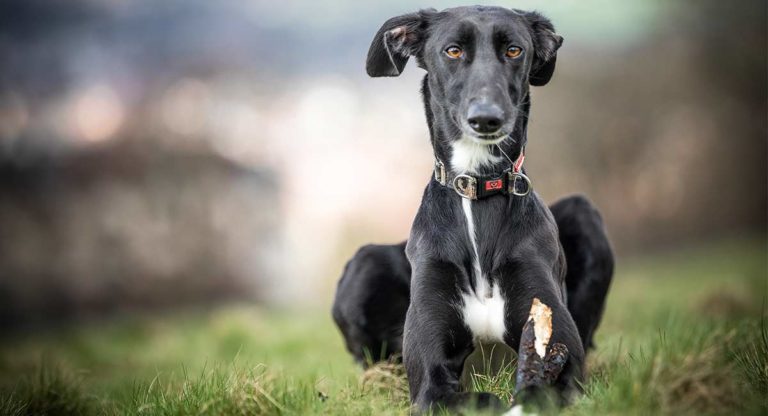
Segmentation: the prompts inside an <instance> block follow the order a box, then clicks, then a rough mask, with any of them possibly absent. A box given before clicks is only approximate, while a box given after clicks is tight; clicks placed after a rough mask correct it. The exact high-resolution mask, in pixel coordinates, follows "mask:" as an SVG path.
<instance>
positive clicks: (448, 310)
mask: <svg viewBox="0 0 768 416" xmlns="http://www.w3.org/2000/svg"><path fill="white" fill-rule="evenodd" d="M561 43H562V38H561V37H559V36H557V35H556V34H555V33H554V28H553V27H552V24H551V23H550V22H549V21H548V20H547V19H546V18H544V17H543V16H541V15H539V14H537V13H530V12H521V11H516V10H514V11H513V10H508V9H503V8H498V7H479V6H476V7H466V8H456V9H448V10H445V11H443V12H437V11H434V10H426V11H421V12H419V13H414V14H409V15H405V16H400V17H396V18H393V19H390V20H389V21H387V22H386V23H385V24H384V26H382V28H381V29H380V30H379V32H378V33H377V35H376V37H375V38H374V41H373V42H372V44H371V50H370V51H369V54H368V62H367V71H368V73H369V74H370V75H371V76H393V75H398V74H399V73H400V72H401V71H402V69H403V67H404V66H405V63H406V62H407V60H408V57H410V56H413V57H415V58H416V59H417V62H418V64H419V66H421V67H422V68H424V69H426V70H427V76H426V77H425V79H424V83H423V85H422V94H423V97H424V104H425V111H426V116H427V121H428V124H429V129H430V134H431V140H432V145H433V148H434V151H435V155H436V156H437V157H438V158H440V159H441V160H442V161H444V162H446V165H447V168H448V169H449V170H450V171H452V172H453V173H454V174H458V173H462V172H461V171H459V169H457V168H455V167H454V166H453V165H452V163H451V156H452V152H453V145H454V144H455V143H457V141H458V140H466V139H462V137H466V136H472V137H474V139H473V140H480V141H482V140H492V139H495V138H498V137H507V136H509V138H510V139H504V140H503V141H502V142H500V143H498V146H499V148H493V150H492V151H493V152H494V154H495V155H500V152H499V149H503V150H504V152H505V153H506V154H508V155H517V154H519V153H520V152H521V150H522V149H523V148H524V147H525V144H526V142H527V120H528V112H529V109H530V98H529V93H528V88H529V85H544V84H546V83H547V82H548V81H549V80H550V78H551V76H552V74H553V72H554V65H555V59H556V51H557V48H558V47H559V46H560V44H561ZM452 44H458V45H460V46H461V47H462V48H463V50H464V53H465V54H464V55H463V56H462V58H461V59H453V58H446V56H445V53H444V51H445V48H446V47H447V46H449V45H452ZM509 44H513V45H514V46H518V47H521V48H522V49H523V50H524V51H525V52H524V54H523V55H522V56H520V57H519V58H516V59H508V58H506V57H505V55H504V52H505V51H506V48H507V47H508V45H509ZM478 103H480V104H478ZM478 105H482V106H484V107H482V108H483V109H484V108H486V107H493V108H495V109H496V110H500V111H501V113H502V114H503V119H501V120H500V121H501V124H500V126H501V127H500V129H499V131H500V135H495V136H493V137H490V136H483V135H477V134H475V133H476V132H473V131H472V129H470V128H469V127H468V123H467V122H466V121H467V120H466V119H467V114H468V113H470V112H472V111H476V110H477V108H478V107H477V106H478ZM473 106H474V107H473ZM482 143H486V141H482ZM489 148H490V147H489ZM499 160H503V158H500V159H499ZM508 167H509V162H508V161H502V162H496V163H493V164H490V165H488V166H480V167H477V169H476V170H475V172H474V173H476V174H480V175H483V174H492V173H498V172H501V171H503V170H504V169H506V168H508ZM471 207H472V215H473V217H472V218H473V221H474V224H475V233H476V235H477V253H478V261H479V265H480V269H481V270H482V271H483V275H484V276H485V279H486V280H487V281H488V283H489V284H490V285H492V286H496V285H498V287H499V289H500V291H501V294H502V295H503V298H504V299H505V301H506V303H505V312H504V321H505V329H506V332H505V334H504V339H503V341H504V342H505V343H507V344H508V345H509V346H511V347H512V348H514V349H517V347H518V344H519V336H520V332H521V329H522V326H523V324H524V322H525V320H526V319H527V316H528V310H529V308H530V305H531V301H532V299H533V298H534V297H538V298H539V299H540V300H541V301H542V302H544V303H545V304H547V305H549V306H550V307H551V308H552V310H553V335H552V339H551V341H550V342H551V343H556V342H559V343H563V344H565V345H566V346H567V348H568V350H569V351H570V359H569V360H568V363H567V364H566V367H565V369H564V370H563V372H562V373H561V375H560V377H559V378H558V380H557V381H556V383H555V388H556V390H557V391H558V392H559V393H560V396H561V397H562V398H563V399H565V398H566V397H567V396H568V395H569V393H570V392H572V391H575V390H576V389H577V382H578V381H579V380H580V379H581V377H582V370H583V363H584V351H585V349H586V348H585V346H587V345H590V343H591V339H592V333H593V332H594V329H595V328H596V327H597V325H598V323H599V320H600V316H601V314H602V309H603V304H604V298H605V295H606V293H607V290H608V286H609V284H610V280H611V277H612V271H613V257H612V254H611V251H610V246H609V244H608V241H607V238H606V236H605V232H604V230H603V226H602V221H601V219H600V216H599V214H598V213H597V211H596V210H595V209H594V208H593V207H592V206H591V204H590V203H589V202H588V201H587V200H586V199H585V198H583V197H579V196H577V197H571V198H567V199H564V200H562V201H560V202H558V203H556V204H555V205H553V206H552V210H550V209H549V208H548V207H547V206H546V205H545V204H544V203H543V202H542V201H541V199H540V198H539V197H538V195H536V194H535V193H531V194H530V195H528V196H526V197H516V196H507V195H495V196H491V197H489V198H487V199H483V200H478V201H472V203H471ZM553 214H554V215H553ZM559 228H560V230H559V232H558V229H559ZM405 253H406V256H407V259H408V261H409V264H410V268H411V269H412V270H411V271H410V291H407V290H403V288H404V287H407V286H406V285H405V284H406V282H408V281H409V279H408V275H409V273H408V268H407V267H405V262H403V261H402V256H403V250H402V245H399V246H368V247H366V248H364V249H362V250H361V251H360V252H358V254H357V255H356V256H355V258H353V259H352V260H351V261H350V263H349V264H348V265H347V269H346V270H345V273H344V276H343V278H342V281H341V282H339V287H338V290H337V294H336V300H335V304H334V318H335V319H336V321H337V323H338V324H339V327H340V328H341V330H342V333H343V334H344V336H345V340H346V341H347V346H348V348H349V349H350V351H351V352H352V353H353V354H354V355H355V357H356V358H357V359H358V360H361V359H362V357H363V351H364V350H366V349H368V350H370V351H371V352H378V353H381V352H382V350H383V353H384V356H385V357H386V356H388V355H392V354H397V353H398V352H399V349H398V347H399V346H400V340H401V338H400V334H401V328H402V331H403V332H402V333H403V337H402V353H403V360H404V362H405V366H406V371H407V374H408V381H409V385H410V391H411V400H412V402H413V403H414V404H415V405H417V406H418V407H419V408H421V409H427V408H429V407H431V406H432V405H435V404H439V405H447V406H460V405H463V404H466V403H470V402H471V403H475V404H480V405H487V406H489V407H497V406H499V405H500V402H499V401H498V399H496V398H495V396H492V395H489V394H487V393H480V394H471V393H466V392H461V391H460V388H459V378H460V375H461V370H462V367H463V364H464V360H465V359H466V357H467V356H468V355H469V354H470V353H471V352H472V351H473V349H474V347H475V342H474V340H473V334H472V333H471V332H470V329H469V328H468V327H467V326H466V325H465V323H464V320H463V317H462V310H461V307H460V306H461V305H462V304H463V300H462V295H463V294H474V293H475V291H476V289H477V288H478V279H481V278H483V277H482V276H478V275H476V274H477V273H476V272H475V269H474V267H473V259H474V250H473V247H472V241H471V239H470V236H469V235H468V233H467V220H466V218H465V213H464V211H463V208H462V199H461V197H459V196H458V195H457V194H456V193H455V192H454V191H453V190H452V189H450V188H448V187H445V186H442V185H441V184H439V183H438V182H437V181H435V180H434V179H432V180H430V182H429V184H428V185H427V187H426V190H425V192H424V196H423V198H422V203H421V207H420V208H419V212H418V213H417V215H416V218H415V220H414V223H413V227H412V229H411V236H410V238H409V240H408V243H407V247H406V249H405ZM566 261H567V262H568V263H569V265H572V266H573V267H572V269H571V271H570V272H567V271H566ZM566 292H567V295H568V296H569V297H568V301H567V302H566ZM406 302H407V303H408V305H409V306H408V308H407V312H406V313H405V320H404V324H403V315H402V313H403V311H404V310H405V308H404V307H403V306H402V305H405V304H406ZM457 305H458V306H459V307H457ZM382 344H386V346H385V347H384V348H382ZM374 358H375V357H374ZM540 387H542V388H544V387H545V386H540ZM526 396H529V395H526Z"/></svg>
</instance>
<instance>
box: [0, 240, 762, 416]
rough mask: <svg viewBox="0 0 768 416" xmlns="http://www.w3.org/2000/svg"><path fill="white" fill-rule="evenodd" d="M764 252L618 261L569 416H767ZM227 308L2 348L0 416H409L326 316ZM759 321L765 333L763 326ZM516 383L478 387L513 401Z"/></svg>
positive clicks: (85, 327)
mask: <svg viewBox="0 0 768 416" xmlns="http://www.w3.org/2000/svg"><path fill="white" fill-rule="evenodd" d="M765 261H766V245H765V241H760V240H757V241H755V240H753V241H751V242H729V243H723V244H718V245H710V246H706V247H699V248H696V249H686V250H685V251H676V252H671V251H670V252H666V253H664V254H656V255H653V256H647V257H643V258H637V259H621V261H620V262H619V264H618V270H617V276H616V278H615V281H614V286H613V288H612V292H611V294H610V295H609V300H608V308H607V310H606V314H605V318H604V321H603V324H602V326H601V328H600V330H599V331H598V333H597V339H596V343H597V349H596V350H595V351H593V352H592V354H591V356H590V358H589V368H588V378H587V381H586V383H585V386H584V388H585V391H586V394H585V395H584V396H583V397H581V398H580V399H578V400H577V401H576V402H575V403H574V404H573V405H572V406H571V407H569V408H567V409H566V410H564V412H563V413H565V414H574V415H577V414H578V415H580V414H584V415H587V414H590V415H592V414H666V413H675V414H681V413H682V414H697V415H701V414H766V412H767V411H768V324H766V322H765V321H764V319H765V310H766V306H765V302H766V299H768V294H767V293H766V269H765V267H766V263H765ZM312 312H313V313H307V312H305V313H296V312H277V311H266V310H262V309H259V308H257V307H252V306H230V307H222V308H218V309H216V310H213V311H206V312H201V311H198V312H185V313H178V314H175V315H167V316H162V317H153V318H152V319H149V318H136V317H134V318H120V319H112V320H109V321H104V322H94V323H90V324H80V325H77V326H72V327H67V328H58V329H53V330H49V331H46V332H44V333H36V334H30V335H16V336H6V337H5V338H4V341H3V342H2V344H0V414H9V415H23V414H142V415H143V414H148V415H186V414H210V415H219V414H225V415H226V414H243V415H245V414H290V415H299V414H300V415H303V414H327V415H345V414H352V415H390V414H391V415H402V414H408V413H409V406H408V400H407V384H406V382H405V379H404V377H403V376H402V374H401V373H402V372H401V369H399V368H397V367H394V366H379V367H375V368H374V369H372V370H369V371H368V372H366V373H363V372H362V371H361V370H360V369H358V368H357V367H355V366H354V365H353V363H352V361H351V359H350V357H349V356H348V355H347V353H346V352H345V351H344V348H343V346H342V342H341V338H340V335H339V334H338V332H337V331H336V328H335V327H334V326H333V323H332V322H331V319H330V313H329V312H328V311H327V310H319V311H312ZM761 316H762V317H763V318H761ZM510 374H511V369H510V371H507V372H503V373H502V374H499V375H496V376H493V375H489V374H478V375H476V376H475V377H474V380H473V383H472V385H473V386H475V388H485V389H490V390H493V391H496V392H499V393H503V397H509V395H508V394H506V393H508V392H509V391H510V389H511V380H510Z"/></svg>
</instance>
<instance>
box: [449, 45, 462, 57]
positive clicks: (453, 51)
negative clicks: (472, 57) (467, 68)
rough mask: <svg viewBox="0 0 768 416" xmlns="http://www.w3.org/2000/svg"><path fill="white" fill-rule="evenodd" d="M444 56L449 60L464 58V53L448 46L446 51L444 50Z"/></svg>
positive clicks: (457, 48)
mask: <svg viewBox="0 0 768 416" xmlns="http://www.w3.org/2000/svg"><path fill="white" fill-rule="evenodd" d="M445 54H446V55H448V57H449V58H451V59H459V58H461V57H462V56H464V51H462V50H461V48H459V47H458V46H449V47H448V49H446V50H445Z"/></svg>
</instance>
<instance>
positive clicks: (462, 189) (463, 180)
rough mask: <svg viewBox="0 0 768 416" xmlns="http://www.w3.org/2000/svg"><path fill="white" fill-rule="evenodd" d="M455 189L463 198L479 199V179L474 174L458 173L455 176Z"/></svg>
mask: <svg viewBox="0 0 768 416" xmlns="http://www.w3.org/2000/svg"><path fill="white" fill-rule="evenodd" d="M453 189H454V190H455V191H456V193H457V194H459V196H460V197H462V198H466V199H470V200H474V199H477V179H475V178H474V177H472V176H469V175H465V174H461V175H456V177H455V178H453Z"/></svg>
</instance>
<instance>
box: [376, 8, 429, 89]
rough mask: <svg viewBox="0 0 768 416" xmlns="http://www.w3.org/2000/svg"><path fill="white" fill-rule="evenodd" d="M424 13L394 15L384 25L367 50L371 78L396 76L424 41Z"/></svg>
mask: <svg viewBox="0 0 768 416" xmlns="http://www.w3.org/2000/svg"><path fill="white" fill-rule="evenodd" d="M423 23H424V19H423V13H410V14H404V15H402V16H397V17H393V18H391V19H389V20H387V21H386V22H384V24H383V25H382V26H381V28H380V29H379V31H378V32H376V36H375V37H374V38H373V42H371V47H370V48H369V49H368V59H367V60H366V63H365V70H366V72H368V75H370V76H372V77H396V76H398V75H400V73H402V72H403V68H405V64H406V63H407V62H408V58H409V57H411V56H413V55H415V54H416V51H417V50H418V47H419V46H420V45H421V42H422V41H423V34H424V24H423Z"/></svg>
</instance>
